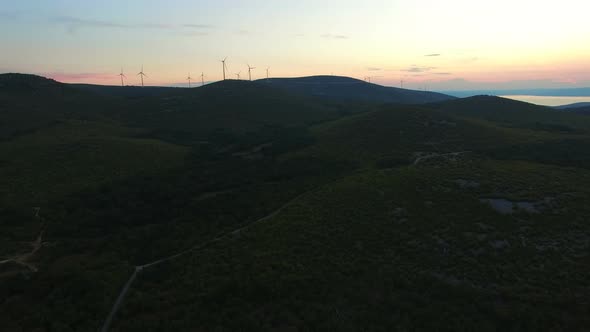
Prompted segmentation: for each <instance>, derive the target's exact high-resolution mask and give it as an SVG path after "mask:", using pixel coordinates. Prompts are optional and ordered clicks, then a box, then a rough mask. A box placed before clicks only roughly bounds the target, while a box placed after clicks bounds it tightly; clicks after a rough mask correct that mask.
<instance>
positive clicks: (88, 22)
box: [53, 16, 131, 30]
mask: <svg viewBox="0 0 590 332" xmlns="http://www.w3.org/2000/svg"><path fill="white" fill-rule="evenodd" d="M53 21H54V22H56V23H62V24H66V25H68V28H69V30H72V29H74V30H75V29H77V28H81V27H92V28H130V27H131V26H130V25H126V24H121V23H117V22H113V21H102V20H92V19H82V18H78V17H72V16H58V17H55V18H53Z"/></svg>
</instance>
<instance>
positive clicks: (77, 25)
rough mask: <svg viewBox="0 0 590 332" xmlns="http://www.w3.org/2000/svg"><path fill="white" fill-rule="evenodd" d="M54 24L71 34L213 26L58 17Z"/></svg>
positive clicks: (54, 19)
mask: <svg viewBox="0 0 590 332" xmlns="http://www.w3.org/2000/svg"><path fill="white" fill-rule="evenodd" d="M51 21H52V22H54V23H57V24H63V25H65V26H66V28H67V29H68V31H69V32H76V31H77V30H78V29H81V28H101V29H105V28H106V29H154V30H168V31H173V30H178V29H181V28H189V29H210V28H213V26H211V25H208V24H193V23H191V24H181V25H174V24H165V23H158V22H147V23H134V24H127V23H121V22H117V21H110V20H96V19H86V18H79V17H73V16H57V17H54V18H52V19H51Z"/></svg>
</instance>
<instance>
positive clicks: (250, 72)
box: [248, 65, 256, 81]
mask: <svg viewBox="0 0 590 332" xmlns="http://www.w3.org/2000/svg"><path fill="white" fill-rule="evenodd" d="M252 69H256V67H250V65H248V78H249V79H250V81H251V80H252Z"/></svg>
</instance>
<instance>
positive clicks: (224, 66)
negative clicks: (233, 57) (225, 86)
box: [221, 57, 227, 81]
mask: <svg viewBox="0 0 590 332" xmlns="http://www.w3.org/2000/svg"><path fill="white" fill-rule="evenodd" d="M225 60H227V57H225V59H223V60H221V63H222V64H223V80H224V81H225V70H226V69H227V66H226V65H225Z"/></svg>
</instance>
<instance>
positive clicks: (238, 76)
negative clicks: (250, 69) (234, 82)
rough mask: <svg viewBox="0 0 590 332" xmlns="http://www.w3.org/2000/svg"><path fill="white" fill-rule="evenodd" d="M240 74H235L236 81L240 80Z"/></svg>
mask: <svg viewBox="0 0 590 332" xmlns="http://www.w3.org/2000/svg"><path fill="white" fill-rule="evenodd" d="M240 73H242V72H239V73H236V78H237V79H238V81H239V80H240Z"/></svg>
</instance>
